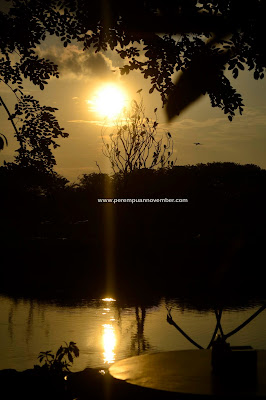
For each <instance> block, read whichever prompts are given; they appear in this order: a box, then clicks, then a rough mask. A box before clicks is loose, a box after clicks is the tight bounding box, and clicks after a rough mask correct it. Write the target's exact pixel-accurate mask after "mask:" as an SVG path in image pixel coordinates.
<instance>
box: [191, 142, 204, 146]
mask: <svg viewBox="0 0 266 400" xmlns="http://www.w3.org/2000/svg"><path fill="white" fill-rule="evenodd" d="M193 144H195V145H196V146H199V145H202V143H200V142H196V143H193Z"/></svg>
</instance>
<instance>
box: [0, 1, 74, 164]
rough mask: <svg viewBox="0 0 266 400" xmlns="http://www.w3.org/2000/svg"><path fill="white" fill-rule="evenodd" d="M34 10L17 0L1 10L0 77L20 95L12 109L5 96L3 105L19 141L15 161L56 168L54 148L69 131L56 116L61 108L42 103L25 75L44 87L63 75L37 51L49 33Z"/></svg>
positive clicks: (17, 95)
mask: <svg viewBox="0 0 266 400" xmlns="http://www.w3.org/2000/svg"><path fill="white" fill-rule="evenodd" d="M37 8H38V7H37ZM32 11H33V10H32V9H31V7H30V5H29V7H28V5H27V4H26V3H23V4H22V3H21V2H19V1H15V2H14V3H13V4H12V5H11V7H10V9H9V12H8V13H3V12H0V26H1V28H0V31H1V40H0V53H1V58H0V81H1V82H3V83H4V84H5V85H6V86H7V87H8V88H9V89H10V90H11V92H12V93H13V94H14V97H15V99H16V104H15V107H14V112H12V113H11V112H10V111H9V109H8V107H7V106H6V104H5V102H4V100H3V98H2V97H1V98H0V106H3V107H4V109H5V111H6V113H7V115H8V119H9V120H10V121H11V123H12V126H13V128H14V133H15V138H16V139H17V141H18V143H19V149H18V150H17V152H18V155H17V156H16V157H15V162H16V163H18V164H20V165H22V166H34V167H35V168H37V169H39V170H43V171H52V169H53V166H54V165H55V164H56V161H55V157H54V156H53V154H52V150H51V148H54V149H55V148H56V147H58V146H59V145H58V144H57V143H56V139H57V138H58V137H60V136H61V137H67V136H68V134H67V133H66V132H64V129H63V128H61V127H60V125H59V123H58V121H57V120H56V118H55V116H54V112H55V111H56V110H57V108H55V107H48V106H41V105H40V103H39V101H38V100H36V99H34V98H33V96H30V95H27V94H25V92H24V88H23V79H29V80H30V81H31V82H32V83H33V84H34V85H37V86H39V88H40V89H41V90H43V89H44V85H45V84H47V81H48V80H49V79H50V77H52V76H53V77H57V78H58V77H59V75H58V70H57V66H56V65H54V64H53V63H52V62H50V61H49V60H45V59H43V58H40V57H38V55H37V54H36V52H35V50H36V46H37V45H38V44H40V41H41V40H44V36H45V35H43V32H42V28H41V25H40V22H38V21H37V19H36V18H35V17H34V15H33V12H32ZM17 126H18V127H17ZM0 150H1V149H0Z"/></svg>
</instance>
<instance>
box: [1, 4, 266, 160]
mask: <svg viewBox="0 0 266 400" xmlns="http://www.w3.org/2000/svg"><path fill="white" fill-rule="evenodd" d="M10 4H11V5H10V9H9V11H8V12H7V13H3V12H1V13H0V51H1V55H2V57H1V58H0V79H1V80H2V82H4V83H5V84H6V85H8V86H9V87H10V88H11V90H12V91H13V93H14V94H15V95H16V96H17V100H18V108H17V109H16V110H15V113H13V114H12V118H11V120H13V119H14V118H17V117H20V116H21V114H20V113H19V112H21V109H22V108H24V110H25V112H26V109H27V108H29V107H31V111H30V113H31V114H32V117H33V118H34V115H35V114H36V113H37V118H41V119H42V121H44V120H45V121H46V125H45V127H44V128H43V129H46V128H47V125H48V127H49V129H50V130H49V129H48V133H44V130H43V129H40V130H39V132H38V135H37V137H36V140H37V142H38V143H37V145H40V146H39V149H40V148H44V149H45V150H44V158H45V159H46V160H47V161H48V159H49V162H50V163H51V162H52V163H54V162H55V160H53V157H52V156H51V154H50V155H49V157H48V152H49V151H50V147H51V146H54V142H53V140H54V139H56V138H57V137H58V136H67V134H65V133H63V130H62V128H60V126H59V124H57V123H56V122H55V120H53V112H54V111H55V109H54V108H50V110H47V108H45V109H42V108H41V106H40V105H38V104H37V103H34V104H35V106H36V107H37V108H35V107H34V106H33V99H31V100H30V99H28V98H27V97H26V96H25V94H24V93H23V79H25V78H26V79H29V80H30V81H31V82H32V83H34V84H35V85H37V86H39V87H40V89H41V90H43V89H44V87H45V84H47V82H48V81H49V79H50V78H51V77H52V76H55V77H58V76H59V75H58V69H57V66H56V65H55V64H53V63H52V62H50V61H49V60H45V59H44V58H40V57H39V56H38V54H37V52H36V47H37V45H39V44H40V43H41V42H43V41H44V40H45V39H46V37H47V36H48V35H56V36H58V37H59V38H60V39H61V41H62V44H63V45H64V46H65V47H67V46H68V44H69V43H72V42H73V41H74V42H80V43H81V45H82V46H83V48H84V50H88V49H94V51H95V52H99V51H106V50H107V49H108V48H109V49H111V50H115V51H116V52H117V53H118V54H119V55H120V57H121V58H122V59H123V60H125V61H124V62H125V63H124V65H123V66H122V67H121V68H120V70H121V74H128V73H130V71H133V70H138V71H140V73H141V74H142V75H143V76H144V78H146V79H147V78H149V79H150V82H151V88H150V93H152V92H153V91H154V90H155V91H158V92H159V93H160V95H161V99H162V103H163V105H166V104H167V108H166V112H167V116H168V119H169V120H170V119H172V118H173V117H174V116H175V115H178V114H179V113H180V112H182V111H183V110H184V109H185V108H187V107H188V106H189V105H190V104H191V103H192V102H193V101H195V100H197V99H198V98H199V97H200V96H201V95H204V94H207V95H208V96H209V97H210V101H211V105H212V106H213V107H219V108H221V109H222V110H223V112H224V113H225V114H226V115H228V118H229V120H230V121H231V120H232V118H233V117H234V115H235V112H236V111H239V112H240V114H241V113H242V111H243V101H242V97H241V94H239V93H237V92H236V90H235V89H234V88H233V86H232V84H231V81H230V80H229V78H228V75H229V74H227V75H225V72H226V71H229V73H231V74H232V77H233V78H234V79H236V78H237V77H238V74H239V70H244V69H245V68H247V69H248V70H249V71H252V72H253V76H254V79H256V80H258V79H262V78H263V77H264V70H265V67H266V48H265V29H264V16H265V11H266V3H265V2H264V1H261V0H254V1H253V2H252V3H251V2H246V3H245V4H244V3H243V2H241V1H240V0H215V1H213V2H209V1H208V0H186V1H185V0H176V1H172V0H153V1H144V0H137V1H135V2H134V7H133V6H132V7H128V4H127V3H126V2H125V1H122V0H109V1H108V0H106V1H104V2H94V3H92V4H90V5H88V2H87V1H86V0H46V1H40V0H25V1H21V0H11V1H10ZM143 53H144V56H145V57H143ZM227 66H228V68H227ZM226 68H227V69H226ZM177 72H179V73H180V74H179V76H178V77H177V79H176V81H175V82H174V81H173V79H175V78H174V74H175V73H177ZM30 102H31V104H30ZM2 104H3V102H2ZM43 113H44V114H43ZM26 115H28V114H26ZM32 122H33V120H32V119H31V118H28V117H27V118H26V119H24V124H26V125H24V128H22V129H21V135H20V134H19V135H17V133H16V136H17V138H18V140H19V143H20V151H19V156H18V157H19V160H20V159H21V157H22V158H23V156H22V155H24V161H25V157H27V158H31V159H30V163H32V162H35V157H36V154H35V151H33V152H32V149H31V150H30V149H28V148H27V146H28V145H29V143H31V144H30V146H31V145H32V144H33V142H34V140H33V139H32V138H33V133H34V130H35V127H34V126H33V127H32ZM21 136H23V138H24V137H25V138H26V139H25V141H26V143H25V141H24V140H21ZM44 138H46V140H44ZM1 143H2V141H1ZM35 144H36V142H35ZM35 144H34V146H35ZM39 154H40V152H39Z"/></svg>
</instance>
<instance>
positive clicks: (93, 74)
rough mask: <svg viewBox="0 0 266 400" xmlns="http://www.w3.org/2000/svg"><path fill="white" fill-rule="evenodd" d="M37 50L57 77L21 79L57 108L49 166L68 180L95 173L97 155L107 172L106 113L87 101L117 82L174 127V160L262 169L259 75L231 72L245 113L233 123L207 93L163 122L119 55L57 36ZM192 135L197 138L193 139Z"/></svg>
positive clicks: (7, 128)
mask: <svg viewBox="0 0 266 400" xmlns="http://www.w3.org/2000/svg"><path fill="white" fill-rule="evenodd" d="M38 52H39V54H40V55H41V56H42V57H46V58H48V59H50V60H52V61H54V62H56V63H57V64H58V66H59V71H60V78H59V79H56V78H52V79H50V82H49V84H48V85H46V86H45V90H44V91H41V90H39V89H38V88H37V87H35V86H34V85H32V84H31V83H29V82H25V85H24V87H25V89H26V91H27V92H28V93H30V94H32V95H33V96H34V97H36V98H37V99H39V100H40V102H41V104H43V105H49V106H53V107H57V108H58V109H59V110H58V111H57V113H56V116H57V118H58V120H59V122H60V124H61V126H63V127H64V128H65V131H66V132H68V133H69V134H70V136H69V138H67V139H62V140H60V141H59V143H60V145H61V147H60V148H58V149H56V150H55V152H54V154H55V157H56V160H57V166H56V168H55V169H56V171H57V172H59V173H60V174H62V175H63V176H65V177H67V178H68V179H69V180H71V181H75V180H77V177H78V176H79V175H81V174H83V173H90V172H98V168H97V166H96V161H97V163H98V164H99V165H100V168H101V171H102V172H107V173H111V169H110V165H109V161H108V159H107V158H106V157H104V155H103V154H102V142H101V130H102V129H103V127H102V125H103V124H104V117H103V116H101V115H99V113H96V112H94V111H93V110H92V107H90V101H91V100H92V99H93V98H94V97H95V96H96V95H97V92H98V90H99V88H100V87H102V86H103V85H105V84H113V85H117V86H118V87H119V88H120V89H121V90H123V91H124V93H126V95H127V96H128V98H129V99H136V100H138V99H139V95H138V94H137V93H136V92H137V91H138V90H139V89H142V92H141V94H142V96H143V100H144V106H145V108H146V115H147V116H148V117H151V118H152V117H153V116H154V115H153V110H154V108H155V107H157V108H158V117H159V128H160V129H161V130H162V131H170V132H171V134H172V137H173V140H174V158H177V161H176V165H186V164H197V163H207V162H213V161H221V162H224V161H231V162H236V163H241V164H246V163H253V164H256V165H259V166H260V167H262V168H266V160H265V148H266V132H265V131H266V129H265V128H266V101H265V100H266V95H265V93H266V90H265V89H266V83H265V80H264V81H263V80H262V81H261V80H260V81H255V80H254V79H253V76H252V72H251V73H249V72H248V71H240V72H241V73H240V76H239V78H238V79H237V80H234V79H232V81H233V84H234V85H235V87H236V89H237V90H238V91H239V92H240V93H241V94H242V95H243V100H244V104H245V108H244V113H243V115H242V116H240V115H237V116H236V117H235V118H234V119H233V122H229V120H228V118H227V117H226V116H225V115H224V114H223V112H222V111H221V110H220V109H216V108H212V107H211V105H210V101H209V98H208V97H207V96H205V97H202V98H201V99H200V100H199V101H198V102H196V103H195V104H193V105H192V106H191V107H189V108H188V109H187V110H186V111H185V112H184V113H183V114H181V115H180V116H179V117H176V119H175V120H174V121H173V122H172V123H171V124H167V123H166V122H165V121H166V118H165V114H164V110H163V109H162V103H161V99H160V96H159V94H158V93H153V94H152V95H151V94H149V93H148V91H149V88H150V83H149V80H146V79H144V78H143V76H142V75H141V74H140V73H139V72H135V71H134V72H131V73H130V74H129V75H127V76H121V75H120V73H119V66H122V62H123V60H121V59H120V57H119V56H118V55H117V54H116V52H112V51H107V52H105V53H97V54H95V53H94V52H93V51H85V52H83V51H82V49H81V48H79V47H78V46H77V45H74V44H73V45H69V46H68V47H67V48H64V47H63V46H62V44H61V42H60V43H59V41H58V42H56V40H55V39H49V40H47V41H46V42H45V43H44V44H42V45H41V47H40V48H39V49H38ZM0 88H1V93H2V96H3V99H4V100H5V101H6V103H7V105H8V106H9V107H10V109H11V110H12V106H13V105H14V98H13V95H12V93H11V92H10V90H9V89H8V88H7V87H5V85H4V84H3V83H1V84H0ZM0 113H1V114H0V115H1V122H2V127H1V132H2V133H3V134H5V135H6V136H7V138H8V140H9V146H8V147H7V148H6V149H4V151H2V152H1V153H0V163H1V164H2V163H3V160H6V161H12V160H13V157H14V150H15V149H16V148H17V147H18V146H17V143H16V142H15V140H14V139H12V136H13V130H12V126H11V124H10V122H9V121H7V118H6V115H5V113H4V110H3V107H2V108H1V109H0ZM110 133H111V131H110ZM194 142H200V143H202V145H201V146H195V145H194Z"/></svg>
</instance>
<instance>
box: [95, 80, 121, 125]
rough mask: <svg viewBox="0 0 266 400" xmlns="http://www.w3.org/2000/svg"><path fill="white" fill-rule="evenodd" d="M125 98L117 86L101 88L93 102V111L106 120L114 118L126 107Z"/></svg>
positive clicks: (111, 85) (110, 85)
mask: <svg viewBox="0 0 266 400" xmlns="http://www.w3.org/2000/svg"><path fill="white" fill-rule="evenodd" d="M126 102H127V97H126V94H125V93H124V92H123V90H122V89H120V88H119V86H117V85H113V84H109V85H104V86H102V87H101V88H100V89H99V90H98V91H97V93H96V95H95V98H94V100H93V109H94V111H96V112H97V113H98V114H100V115H101V116H103V117H107V118H116V117H118V115H119V114H120V113H121V111H122V110H123V108H124V107H126Z"/></svg>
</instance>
